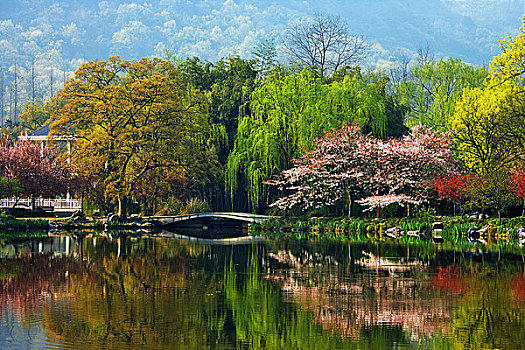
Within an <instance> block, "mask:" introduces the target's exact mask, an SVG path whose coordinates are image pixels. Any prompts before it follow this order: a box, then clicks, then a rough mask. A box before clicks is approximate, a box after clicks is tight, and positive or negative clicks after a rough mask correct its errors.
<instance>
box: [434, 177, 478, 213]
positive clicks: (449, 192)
mask: <svg viewBox="0 0 525 350" xmlns="http://www.w3.org/2000/svg"><path fill="white" fill-rule="evenodd" d="M472 176H473V175H471V174H460V173H451V174H446V175H443V176H439V177H437V178H436V179H434V181H432V187H433V189H434V190H435V191H436V193H437V196H438V200H443V201H447V202H451V203H453V204H454V215H456V204H461V203H462V202H464V201H465V199H466V193H465V192H466V188H467V186H468V184H469V183H470V182H471V181H470V178H471V177H472Z"/></svg>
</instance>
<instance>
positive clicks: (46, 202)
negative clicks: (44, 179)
mask: <svg viewBox="0 0 525 350" xmlns="http://www.w3.org/2000/svg"><path fill="white" fill-rule="evenodd" d="M15 204H16V207H15V208H31V199H30V198H21V199H19V200H18V201H17V200H16V198H4V199H0V208H12V207H13V206H14V205H15ZM35 206H36V207H37V208H38V207H40V208H53V210H55V211H60V210H68V211H69V210H77V209H80V208H81V207H82V203H81V202H80V200H78V199H51V198H36V199H35Z"/></svg>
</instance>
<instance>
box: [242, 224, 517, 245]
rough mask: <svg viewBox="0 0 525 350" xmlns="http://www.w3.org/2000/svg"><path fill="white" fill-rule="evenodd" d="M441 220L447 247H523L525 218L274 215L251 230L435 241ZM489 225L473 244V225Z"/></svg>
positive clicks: (357, 238)
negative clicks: (433, 231) (392, 233)
mask: <svg viewBox="0 0 525 350" xmlns="http://www.w3.org/2000/svg"><path fill="white" fill-rule="evenodd" d="M435 222H441V223H442V224H443V230H442V231H440V232H439V235H440V236H441V237H442V238H443V243H442V245H443V246H444V247H450V246H454V247H457V248H461V247H464V248H472V247H473V246H478V247H480V246H482V247H483V249H487V250H492V249H495V250H498V249H500V248H501V247H508V248H510V249H512V250H515V249H519V250H521V248H520V246H519V244H518V230H519V228H520V227H521V226H525V218H524V217H517V218H507V219H506V218H503V219H502V220H501V224H500V223H499V221H498V219H491V218H489V219H474V218H468V217H457V216H456V217H425V218H388V219H363V218H354V219H353V218H305V217H303V218H282V217H281V218H273V219H270V220H268V221H266V222H264V223H262V224H259V225H253V226H252V227H251V231H252V232H253V233H255V234H262V235H263V236H266V237H269V238H288V237H289V238H295V239H302V240H333V241H349V242H370V241H372V242H373V241H385V240H396V241H399V242H400V243H410V244H433V243H432V240H431V239H430V238H431V237H430V236H431V235H429V233H430V232H431V228H432V225H433V223H435ZM472 226H477V227H478V228H485V236H484V239H483V242H484V243H483V244H482V243H477V244H475V243H471V242H470V241H469V240H468V238H467V235H466V233H467V231H468V229H469V228H470V227H472ZM392 228H397V229H398V230H399V231H403V232H405V233H406V232H408V231H418V232H419V233H420V234H421V235H420V236H421V237H413V236H408V235H406V234H401V235H399V238H398V239H392V238H389V237H388V235H385V233H386V232H387V230H388V229H392ZM425 233H426V235H425Z"/></svg>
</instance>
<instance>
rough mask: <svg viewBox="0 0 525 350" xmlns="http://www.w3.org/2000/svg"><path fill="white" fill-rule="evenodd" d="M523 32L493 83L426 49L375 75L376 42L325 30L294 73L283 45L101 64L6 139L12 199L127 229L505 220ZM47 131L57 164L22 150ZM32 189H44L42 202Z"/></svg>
mask: <svg viewBox="0 0 525 350" xmlns="http://www.w3.org/2000/svg"><path fill="white" fill-rule="evenodd" d="M524 30H525V29H524V28H523V27H522V28H521V33H520V34H519V35H517V36H515V37H513V38H509V39H508V40H507V41H503V42H502V43H501V49H502V53H501V54H500V55H499V56H496V57H494V59H493V60H492V62H491V65H490V67H489V68H485V67H480V68H477V67H475V66H473V65H471V64H469V63H466V62H463V61H461V60H459V59H452V58H449V59H436V58H435V56H434V55H433V54H432V52H431V50H430V49H429V48H426V49H424V50H423V49H421V50H419V52H418V55H417V56H416V57H415V59H413V60H406V61H405V62H404V64H402V65H400V66H398V67H397V68H396V69H390V70H387V71H371V70H368V69H365V67H363V63H362V62H363V60H364V58H365V57H366V52H367V50H368V47H367V45H365V43H364V41H363V40H362V39H361V38H359V37H353V36H349V35H348V27H347V26H346V24H345V23H344V21H342V20H341V19H340V18H339V17H332V16H326V15H319V16H317V17H315V18H314V19H313V20H312V21H309V22H305V23H300V24H297V25H295V26H292V27H290V28H289V30H288V32H287V33H288V34H287V37H286V40H285V42H284V44H283V45H284V46H283V49H284V52H285V53H287V57H288V61H287V63H282V61H280V60H279V59H278V49H277V47H276V44H275V41H273V40H267V41H265V42H263V43H261V44H259V45H257V46H256V47H255V48H254V50H253V55H252V57H253V58H248V59H247V58H242V57H239V56H228V57H226V58H222V59H220V60H218V61H215V62H210V61H207V60H203V59H201V58H199V57H192V58H186V59H181V58H179V57H178V56H176V55H173V54H171V53H170V52H166V53H165V55H164V57H163V58H143V59H141V60H126V59H123V58H120V57H111V58H109V59H103V60H102V59H101V60H94V61H89V62H86V63H84V64H82V65H80V67H79V68H78V69H77V70H76V72H75V74H74V77H72V78H71V79H68V80H67V81H66V82H65V85H64V87H63V89H61V90H59V91H57V92H56V93H54V94H53V98H52V99H51V100H49V101H47V102H45V103H44V102H41V101H35V102H34V103H28V104H26V105H25V107H24V108H23V109H22V110H21V112H20V114H19V116H18V120H16V121H13V122H11V123H9V124H6V125H5V126H4V127H3V128H2V130H3V133H4V136H3V139H2V143H1V145H0V157H1V158H2V159H3V160H4V161H3V162H2V168H1V169H0V175H1V176H2V177H4V179H3V182H2V185H1V187H0V192H2V193H1V194H2V195H3V196H8V195H9V196H10V195H20V194H25V195H29V196H32V197H33V198H34V197H35V196H38V195H46V194H48V193H55V194H56V193H66V192H69V193H76V194H77V195H78V196H81V197H82V198H84V199H86V200H85V203H86V204H87V208H86V209H87V210H94V209H100V210H102V211H104V212H106V213H110V212H113V211H116V210H117V208H118V212H119V214H121V215H123V216H125V215H127V214H128V213H129V212H130V211H131V212H142V213H147V214H172V213H182V212H191V211H201V210H209V209H213V210H231V209H233V210H241V211H253V212H279V213H294V214H297V215H298V214H301V213H305V212H307V211H309V210H320V211H322V212H323V213H325V214H330V215H366V212H367V211H369V210H370V211H371V210H375V209H377V215H379V213H380V210H379V209H380V208H385V207H390V208H391V207H392V206H394V207H397V208H400V207H406V214H410V207H412V206H415V207H421V206H427V205H429V204H430V205H432V206H433V207H438V208H439V210H444V211H447V210H451V209H450V208H451V205H452V204H453V205H454V208H455V207H456V205H457V206H458V207H459V208H461V209H462V210H465V209H472V210H475V209H479V210H482V211H487V210H489V211H493V212H497V213H499V214H501V213H502V212H505V211H506V210H507V209H508V208H511V207H513V206H516V205H518V206H519V201H520V198H523V197H525V195H524V193H525V191H524V190H523V184H522V183H525V181H524V180H523V178H524V176H525V175H524V174H525V173H524V171H523V170H522V165H521V164H522V155H523V154H524V152H523V150H525V143H524V142H525V139H523V135H525V133H524V130H523V125H525V122H523V116H524V115H525V113H524V110H525V109H524V107H525V106H524V105H523V99H522V94H523V77H524V72H525V69H524V68H523V62H524V60H525V59H524V57H523V47H524V39H525V32H524ZM48 123H51V136H52V137H54V139H55V140H56V141H57V142H55V144H54V146H55V147H54V150H49V151H46V152H37V151H35V150H34V146H32V145H31V143H30V142H27V141H24V140H18V141H12V139H11V140H10V138H9V136H8V135H9V134H11V135H18V134H20V133H21V132H22V133H23V132H30V131H32V130H35V129H37V128H39V127H41V126H44V125H46V124H48ZM73 134H74V138H73V139H71V143H67V147H68V150H67V152H64V151H61V150H60V149H61V148H63V147H65V144H64V142H63V141H64V140H65V139H67V138H68V137H70V136H71V135H73ZM13 142H14V144H13ZM56 151H58V152H59V154H61V155H60V156H58V160H57V161H51V160H50V159H55V158H56V154H54V152H56ZM29 160H30V161H29ZM20 164H30V165H31V167H30V166H26V167H25V168H24V167H21V166H19V165H20ZM27 173H31V174H37V173H39V174H44V175H42V176H41V178H40V180H38V181H37V183H38V185H39V186H37V188H34V187H35V186H31V185H30V184H33V183H35V180H34V178H31V177H27V176H26V177H24V176H23V174H27ZM11 180H12V181H11ZM356 203H357V204H359V205H358V206H353V204H356ZM447 203H450V205H449V204H447Z"/></svg>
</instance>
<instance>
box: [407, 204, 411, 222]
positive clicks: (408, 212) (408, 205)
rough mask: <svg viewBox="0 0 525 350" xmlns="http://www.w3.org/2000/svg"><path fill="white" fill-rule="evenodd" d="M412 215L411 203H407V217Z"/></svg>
mask: <svg viewBox="0 0 525 350" xmlns="http://www.w3.org/2000/svg"><path fill="white" fill-rule="evenodd" d="M409 217H410V203H407V218H409Z"/></svg>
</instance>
